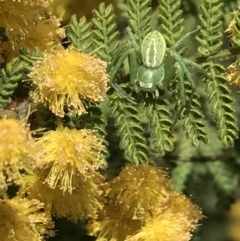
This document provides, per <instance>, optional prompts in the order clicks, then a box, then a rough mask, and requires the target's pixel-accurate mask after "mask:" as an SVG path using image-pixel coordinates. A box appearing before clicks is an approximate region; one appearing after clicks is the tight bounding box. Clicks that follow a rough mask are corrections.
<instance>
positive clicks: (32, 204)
mask: <svg viewBox="0 0 240 241" xmlns="http://www.w3.org/2000/svg"><path fill="white" fill-rule="evenodd" d="M42 207H43V204H42V203H40V202H39V201H38V200H28V199H25V198H19V197H15V198H13V199H11V200H0V237H1V241H26V240H29V241H30V240H31V241H43V240H44V236H45V235H50V236H52V235H53V231H51V229H52V228H53V223H52V221H51V219H50V217H49V216H48V215H47V214H45V213H44V212H42Z"/></svg>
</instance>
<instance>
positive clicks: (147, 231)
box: [126, 211, 192, 241]
mask: <svg viewBox="0 0 240 241" xmlns="http://www.w3.org/2000/svg"><path fill="white" fill-rule="evenodd" d="M191 236H192V235H191V233H190V226H189V222H188V220H187V218H186V217H184V216H182V215H181V214H173V213H172V212H171V211H165V212H163V213H162V214H160V215H159V216H154V217H152V218H150V219H149V220H148V221H147V222H146V224H145V225H144V226H143V227H142V229H141V230H140V231H139V232H137V233H136V234H135V235H133V236H130V237H128V238H127V239H126V241H156V240H159V241H160V240H161V241H176V240H177V241H189V240H190V239H191Z"/></svg>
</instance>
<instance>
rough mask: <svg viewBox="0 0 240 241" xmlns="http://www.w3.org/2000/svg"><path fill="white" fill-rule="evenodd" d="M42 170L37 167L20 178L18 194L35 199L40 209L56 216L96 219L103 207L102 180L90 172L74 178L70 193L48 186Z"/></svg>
mask: <svg viewBox="0 0 240 241" xmlns="http://www.w3.org/2000/svg"><path fill="white" fill-rule="evenodd" d="M45 177H46V171H45V170H39V171H38V172H37V173H34V174H32V175H26V176H24V178H23V182H22V185H21V187H20V191H19V195H20V196H26V195H27V198H28V199H38V200H39V201H41V202H42V203H44V211H45V212H46V213H49V214H51V215H53V216H56V217H59V218H67V219H68V220H71V221H73V222H76V223H77V222H79V220H86V219H88V218H96V217H97V213H98V211H99V210H101V209H102V208H103V200H102V199H103V197H102V190H101V186H102V184H103V183H104V181H105V179H104V178H103V176H101V175H100V174H99V173H97V172H94V173H93V174H92V176H91V177H89V178H85V179H84V180H83V179H80V178H79V179H78V183H77V184H78V185H77V187H76V188H75V189H74V190H73V191H72V193H70V192H65V193H64V192H63V191H62V190H61V189H60V187H56V188H54V189H53V188H51V187H49V185H48V183H46V182H44V180H45Z"/></svg>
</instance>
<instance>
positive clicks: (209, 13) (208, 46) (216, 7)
mask: <svg viewBox="0 0 240 241" xmlns="http://www.w3.org/2000/svg"><path fill="white" fill-rule="evenodd" d="M221 8H222V1H220V0H214V1H204V3H203V4H202V6H201V14H200V16H199V19H200V24H201V27H202V28H201V30H200V33H199V35H198V37H197V40H198V41H199V43H200V47H199V48H198V51H199V53H200V54H201V55H202V56H210V55H214V54H216V53H217V51H219V48H220V47H221V46H222V32H221V28H222V20H221V18H222V17H221V12H220V9H221ZM204 67H205V69H206V71H207V72H208V73H209V76H210V78H211V80H209V79H208V80H205V84H206V90H207V93H208V102H209V103H210V104H211V111H212V113H213V114H214V115H215V118H216V122H217V127H218V129H219V139H220V140H221V141H222V142H223V144H224V145H225V146H226V147H232V146H233V145H234V140H235V139H236V138H237V135H238V127H237V120H236V117H235V114H234V109H233V107H232V102H233V98H232V96H231V93H230V89H229V87H228V80H227V78H226V77H225V76H224V73H225V68H224V66H223V65H221V64H216V63H213V62H212V61H209V62H207V63H205V64H204Z"/></svg>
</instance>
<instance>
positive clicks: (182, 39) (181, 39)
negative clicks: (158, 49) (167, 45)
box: [171, 27, 200, 49]
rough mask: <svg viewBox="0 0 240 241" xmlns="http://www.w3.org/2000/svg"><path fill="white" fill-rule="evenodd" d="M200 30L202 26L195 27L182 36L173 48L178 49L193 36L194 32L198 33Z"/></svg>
mask: <svg viewBox="0 0 240 241" xmlns="http://www.w3.org/2000/svg"><path fill="white" fill-rule="evenodd" d="M199 30H200V27H198V28H197V29H194V30H192V31H190V32H188V33H186V34H185V35H184V36H183V37H182V38H180V39H179V40H178V41H177V42H176V43H175V44H174V45H173V46H172V47H171V49H177V48H178V47H179V46H180V45H181V44H182V43H183V42H184V41H185V40H186V39H187V38H188V37H189V36H191V35H192V34H194V33H196V32H197V31H199Z"/></svg>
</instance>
